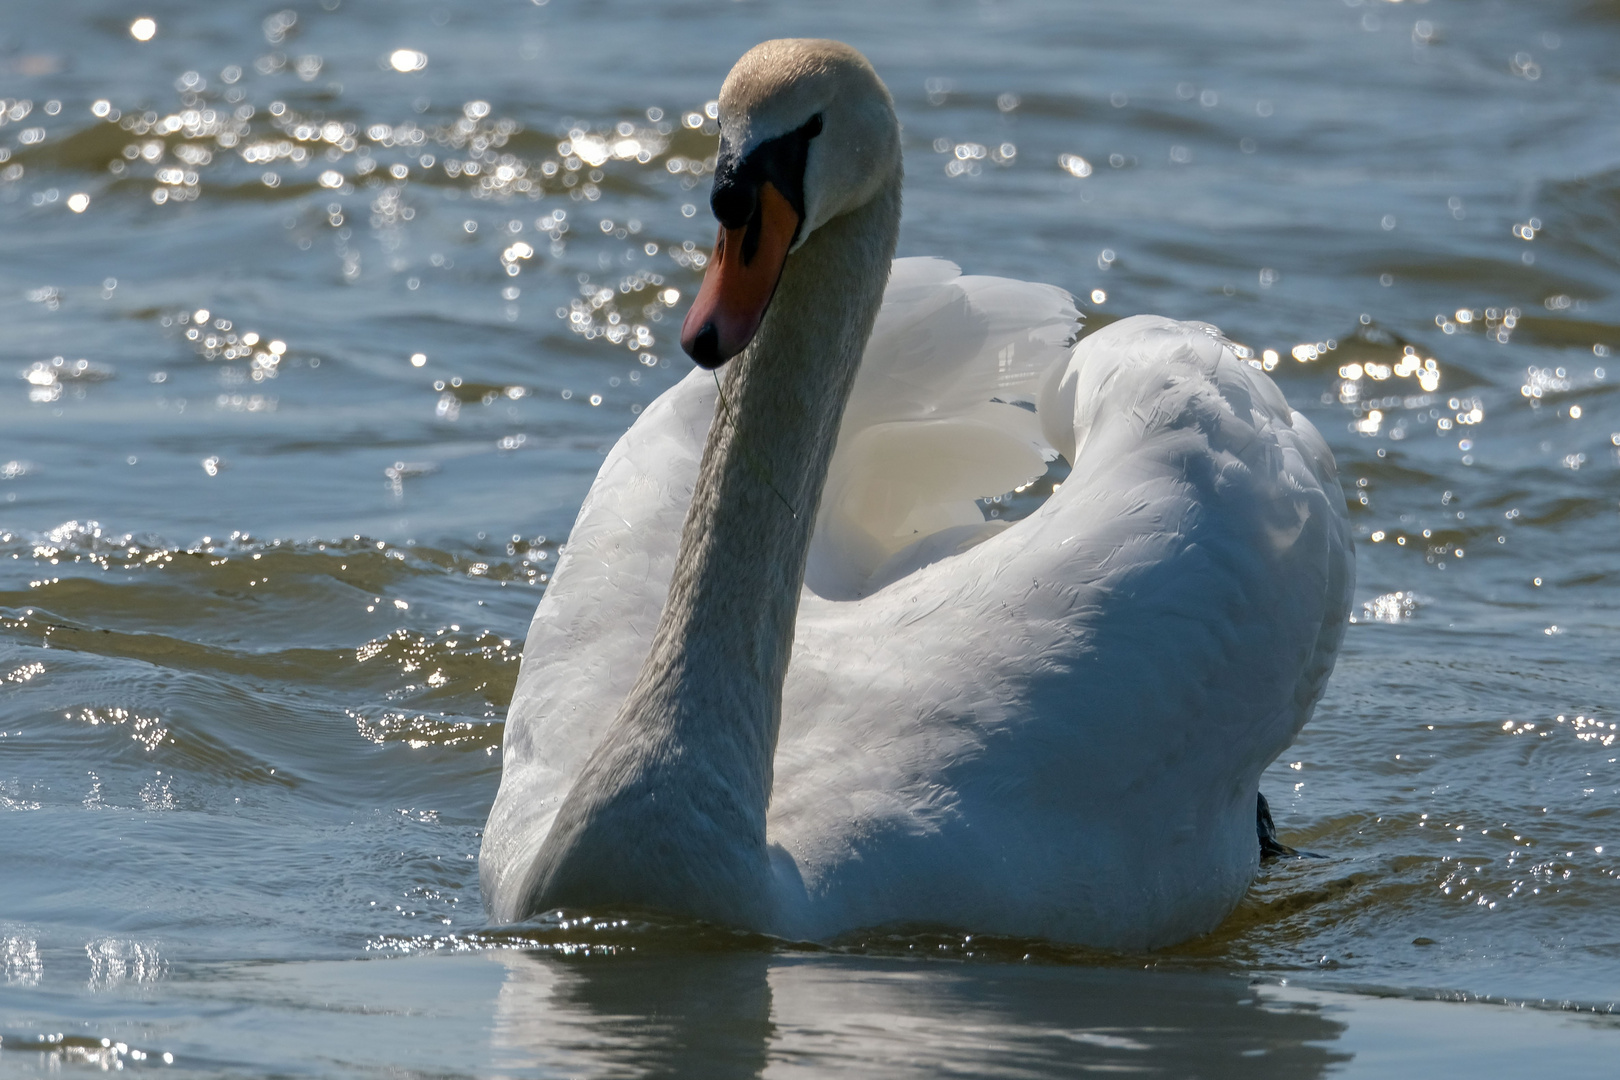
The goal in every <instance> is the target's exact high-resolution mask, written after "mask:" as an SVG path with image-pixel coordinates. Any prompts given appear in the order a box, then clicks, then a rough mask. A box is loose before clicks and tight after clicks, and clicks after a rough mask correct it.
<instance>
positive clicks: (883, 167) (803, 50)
mask: <svg viewBox="0 0 1620 1080" xmlns="http://www.w3.org/2000/svg"><path fill="white" fill-rule="evenodd" d="M899 174H900V124H899V121H897V120H896V119H895V115H894V103H893V101H892V100H891V99H890V97H889V91H888V88H887V87H885V86H884V85H883V82H882V80H881V79H879V78H878V76H877V72H875V71H873V70H872V65H871V64H869V63H867V60H866V57H864V56H862V55H861V54H860V53H859V52H857V51H855V50H854V49H852V48H850V47H849V46H848V45H845V44H843V43H842V42H837V41H824V40H819V39H813V38H784V39H781V40H778V41H767V42H765V43H763V44H761V45H756V46H754V47H753V48H752V49H750V50H748V52H747V53H745V54H744V55H743V58H742V59H741V60H739V61H737V65H736V66H735V67H734V68H732V69H731V74H730V75H728V76H726V81H725V84H724V85H723V86H722V87H721V88H720V153H719V156H718V159H717V161H716V164H715V170H714V190H713V192H712V193H711V195H710V196H709V205H710V207H711V208H712V209H713V210H714V216H715V217H716V218H717V219H718V220H719V222H720V236H719V239H718V240H717V241H716V243H715V249H714V256H713V258H712V259H710V261H709V269H708V272H707V273H706V274H705V275H704V278H703V286H702V288H701V289H700V290H699V291H698V296H697V299H696V300H695V301H693V304H692V309H691V311H689V312H688V313H687V316H686V321H685V323H684V325H683V326H682V327H681V347H682V348H683V349H685V350H686V353H687V355H688V356H690V357H691V358H692V359H693V360H695V361H697V362H698V363H699V364H701V365H702V366H704V367H707V368H716V367H719V366H720V365H721V364H723V363H725V362H726V361H727V360H729V359H731V358H732V357H733V356H736V355H737V354H738V353H740V352H742V351H743V349H745V348H747V346H748V343H749V342H750V341H752V340H753V338H754V335H755V333H757V332H758V330H759V326H760V323H761V322H762V321H764V318H765V310H766V308H768V307H769V306H770V302H771V297H772V296H773V295H774V294H775V292H776V285H777V282H778V281H779V280H780V279H781V276H782V269H783V267H784V266H785V265H786V263H787V260H788V258H789V257H790V256H791V255H792V254H793V253H794V252H795V251H797V250H799V248H800V247H802V246H803V245H804V243H805V241H806V240H808V239H809V238H810V236H811V235H812V234H813V233H814V232H815V231H816V230H817V229H818V228H820V227H821V226H822V225H825V224H826V223H827V222H829V221H831V220H832V219H834V218H836V217H838V216H840V215H842V214H845V213H848V212H849V211H851V210H854V209H856V208H857V207H859V206H863V205H865V204H866V203H867V202H869V201H870V200H871V199H873V198H874V197H875V196H876V195H877V194H878V193H879V192H880V191H882V190H883V188H884V187H885V185H887V184H889V183H893V182H895V181H896V180H897V179H898V177H899Z"/></svg>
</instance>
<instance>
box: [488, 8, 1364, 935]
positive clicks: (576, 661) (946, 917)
mask: <svg viewBox="0 0 1620 1080" xmlns="http://www.w3.org/2000/svg"><path fill="white" fill-rule="evenodd" d="M720 109H721V112H720V121H721V134H722V144H721V154H720V166H719V168H718V170H717V172H716V180H715V191H714V195H713V198H712V200H711V201H712V205H713V206H714V209H715V212H716V216H717V217H718V218H719V219H720V220H721V223H722V227H721V233H720V243H719V245H718V247H717V250H716V254H715V258H714V260H713V262H712V263H711V266H710V269H709V272H708V276H707V278H706V279H705V283H704V286H703V289H702V291H701V292H700V294H699V297H698V299H697V301H696V302H695V304H694V306H693V310H692V314H691V315H690V316H689V317H688V319H687V323H686V329H685V333H684V335H683V344H684V345H685V346H686V347H687V350H688V352H691V353H692V354H693V355H694V357H696V358H697V359H698V360H699V362H700V363H701V364H703V365H704V366H706V367H715V366H718V365H720V364H724V363H725V362H726V360H727V359H728V358H731V359H730V363H729V365H727V366H726V369H725V371H724V372H723V376H722V379H723V381H722V379H717V378H716V376H715V375H711V374H710V373H709V372H708V371H694V372H693V373H692V375H691V376H690V377H688V378H687V379H686V380H684V381H683V382H681V383H680V384H679V385H677V386H676V387H674V388H673V389H672V390H670V391H669V392H668V393H666V394H664V395H663V396H662V397H660V398H659V399H658V400H657V401H656V402H655V403H654V404H653V405H652V406H651V407H649V408H648V409H647V410H646V412H644V413H643V414H642V416H641V417H640V419H639V420H638V421H637V422H636V424H635V425H634V426H633V427H632V428H631V429H630V431H629V432H627V433H626V434H625V436H624V437H623V438H622V439H621V440H620V441H619V443H618V445H617V446H615V447H614V449H613V451H612V452H611V453H610V454H609V455H608V458H607V460H606V461H605V462H604V463H603V465H602V469H601V472H600V473H599V474H598V476H597V478H596V482H595V484H594V485H593V486H592V488H591V491H590V494H589V495H588V496H587V498H586V500H585V504H584V506H583V507H582V508H581V510H580V514H579V519H578V521H577V523H576V524H575V527H574V531H573V533H572V534H571V535H570V537H569V541H568V545H567V549H566V552H565V553H564V555H563V557H562V558H561V560H560V561H559V564H558V567H557V570H556V574H555V577H554V579H553V581H552V583H551V586H550V589H549V590H548V591H547V593H546V595H545V598H544V599H543V600H542V601H541V603H540V608H539V610H538V612H536V614H535V619H534V625H533V627H532V629H531V632H530V635H529V638H528V641H527V644H526V646H525V649H524V656H523V667H522V673H521V675H520V677H519V680H518V687H517V691H516V693H515V695H514V697H513V700H512V704H511V708H510V710H509V713H508V718H507V726H506V739H505V747H504V753H505V758H504V773H503V775H502V779H501V787H500V793H499V795H498V797H497V798H496V801H495V806H494V808H493V810H492V811H491V813H490V818H489V823H488V826H487V828H486V831H485V834H484V840H483V850H482V853H481V856H480V871H481V880H482V885H483V891H484V897H485V902H486V904H487V906H488V908H489V910H490V913H491V915H492V916H493V917H494V918H495V919H498V920H502V921H513V920H518V919H522V918H525V917H527V916H529V915H532V914H535V913H538V912H540V911H544V910H548V909H551V908H554V907H559V906H564V905H568V906H575V907H578V906H586V907H590V906H596V907H607V906H613V905H624V904H633V905H647V906H651V907H656V908H662V909H667V910H673V911H677V912H682V913H687V914H691V915H695V916H699V917H703V918H708V919H713V920H717V921H721V922H726V923H730V924H734V925H742V926H746V927H751V928H754V929H758V930H763V931H767V932H771V933H775V934H780V935H783V936H788V937H795V938H822V939H824V938H827V937H831V936H834V935H837V934H839V933H840V932H843V931H847V930H852V929H855V928H861V927H870V926H878V925H883V924H896V923H926V924H935V925H945V926H951V927H956V928H961V929H966V930H972V931H979V932H989V933H1004V934H1015V935H1038V936H1044V937H1049V938H1053V939H1058V940H1065V941H1074V942H1083V943H1090V944H1096V945H1104V946H1119V947H1142V946H1154V945H1159V944H1165V943H1170V942H1173V941H1176V940H1180V939H1183V938H1186V937H1189V936H1192V935H1194V934H1198V933H1202V932H1204V931H1207V930H1209V929H1211V928H1213V927H1214V926H1215V925H1216V924H1217V923H1219V922H1220V920H1221V919H1222V918H1223V917H1224V916H1225V915H1226V914H1227V913H1228V912H1229V911H1230V910H1231V908H1232V907H1233V905H1235V904H1236V903H1237V901H1238V899H1239V898H1240V897H1241V896H1242V894H1243V892H1244V890H1245V889H1246V888H1247V886H1248V883H1249V881H1250V880H1251V878H1252V876H1253V874H1254V871H1255V867H1256V863H1257V859H1258V856H1259V844H1257V842H1256V824H1255V815H1256V786H1257V783H1258V778H1259V775H1260V773H1261V770H1262V769H1264V768H1265V766H1266V765H1267V764H1268V763H1270V762H1271V761H1272V759H1273V758H1275V757H1276V755H1277V754H1278V753H1280V752H1281V751H1282V750H1283V749H1284V748H1285V747H1286V746H1287V745H1288V743H1289V742H1290V740H1291V739H1292V738H1293V737H1294V735H1295V733H1296V732H1297V731H1298V730H1299V728H1300V726H1301V725H1302V724H1303V723H1304V722H1305V721H1306V719H1307V718H1308V717H1309V715H1310V713H1311V710H1312V708H1313V707H1314V705H1315V703H1316V701H1317V699H1318V698H1319V697H1320V696H1321V693H1322V690H1323V688H1324V685H1325V683H1326V681H1327V677H1328V674H1329V672H1330V671H1331V670H1332V667H1333V660H1334V656H1335V654H1336V652H1337V650H1338V646H1339V643H1340V640H1341V638H1342V636H1343V632H1344V625H1345V622H1346V617H1347V614H1348V608H1349V596H1350V588H1351V584H1352V578H1353V574H1354V567H1353V562H1352V553H1351V541H1350V536H1349V530H1348V526H1347V523H1346V519H1345V510H1344V499H1343V496H1342V494H1341V492H1340V489H1339V484H1338V481H1337V479H1336V477H1335V472H1334V464H1333V458H1332V455H1331V454H1330V453H1329V451H1328V449H1327V446H1326V445H1325V443H1324V442H1323V441H1322V439H1321V437H1320V436H1319V435H1318V434H1317V432H1316V430H1315V429H1314V428H1312V426H1311V425H1310V423H1309V422H1308V421H1307V420H1306V419H1305V418H1304V417H1303V416H1301V415H1300V414H1298V413H1295V412H1292V411H1290V409H1289V408H1288V405H1287V403H1286V402H1285V401H1284V400H1283V397H1282V395H1281V394H1280V393H1279V392H1278V390H1277V388H1276V387H1275V386H1274V385H1273V384H1272V383H1271V381H1270V380H1269V379H1268V378H1267V377H1266V376H1265V375H1264V374H1263V373H1262V372H1261V371H1259V370H1257V369H1256V368H1254V367H1253V366H1252V365H1251V364H1249V363H1246V362H1245V361H1243V360H1242V359H1240V358H1239V357H1238V356H1237V355H1236V354H1235V352H1234V349H1233V347H1232V346H1231V345H1230V344H1229V343H1228V342H1226V341H1224V340H1223V339H1222V338H1221V336H1220V334H1219V332H1218V331H1216V330H1215V328H1214V327H1211V326H1207V325H1205V324H1201V323H1182V322H1172V321H1170V320H1166V319H1160V318H1155V317H1152V316H1137V317H1135V318H1131V319H1126V320H1124V321H1122V322H1118V323H1115V324H1113V325H1111V326H1108V327H1106V328H1104V329H1102V330H1100V331H1098V332H1096V333H1094V334H1092V335H1090V336H1089V337H1086V338H1084V339H1083V340H1081V341H1080V343H1079V344H1078V345H1076V346H1074V348H1073V349H1072V351H1071V350H1069V349H1068V348H1067V347H1066V343H1067V341H1068V340H1069V339H1070V337H1071V336H1072V332H1073V329H1074V324H1075V321H1076V316H1075V312H1074V309H1073V307H1072V305H1071V302H1070V300H1069V297H1068V296H1067V295H1066V294H1065V293H1063V292H1062V291H1061V290H1058V289H1055V288H1052V287H1049V286H1042V285H1029V284H1024V283H1021V282H1014V281H1006V280H1001V279H994V278H974V277H962V276H959V273H958V271H957V269H956V268H955V267H954V266H952V265H950V264H948V263H944V262H941V261H937V260H928V259H903V260H900V261H898V262H894V263H893V264H892V274H891V260H892V256H893V251H894V245H895V238H896V234H897V232H898V228H899V218H900V171H901V170H900V142H899V127H898V124H897V122H896V120H895V118H894V113H893V109H892V105H891V102H890V99H889V95H888V92H887V90H886V89H885V88H884V87H883V84H882V83H881V82H880V81H879V79H878V78H877V76H876V74H875V73H874V72H873V71H872V69H871V67H870V66H869V65H868V64H867V62H866V61H865V59H864V58H863V57H861V55H860V54H859V53H857V52H855V51H854V50H853V49H850V48H849V47H847V46H844V45H840V44H837V43H835V42H827V41H803V40H795V41H773V42H767V43H765V44H763V45H760V46H758V47H756V48H755V49H753V50H751V51H750V52H749V53H748V54H747V55H746V56H744V57H743V58H742V59H741V60H740V61H739V62H738V64H737V66H736V67H735V68H734V69H733V71H732V72H731V75H730V76H729V77H728V78H727V80H726V83H725V86H724V88H723V89H722V91H721V95H720ZM886 283H887V290H886V291H885V284H886ZM880 309H881V310H880ZM874 324H875V325H874ZM863 354H864V358H863ZM722 387H723V389H722ZM846 401H847V407H846ZM1030 406H1034V407H1035V408H1034V410H1033V411H1032V410H1031V408H1030ZM835 447H836V453H835ZM1054 451H1055V452H1056V453H1060V454H1062V455H1063V456H1064V457H1065V458H1067V459H1068V460H1069V461H1070V462H1071V463H1072V471H1071V472H1070V474H1069V476H1068V479H1067V480H1066V481H1065V482H1064V483H1063V484H1062V487H1061V490H1060V491H1058V492H1056V493H1055V494H1053V495H1052V496H1051V498H1050V499H1048V500H1047V501H1046V502H1045V503H1044V504H1043V505H1041V506H1040V508H1039V509H1038V510H1036V511H1035V512H1034V513H1033V514H1032V515H1030V516H1029V517H1027V518H1026V519H1024V520H1022V521H1019V522H1017V523H1016V524H1013V525H1011V526H1006V525H1004V524H1003V523H1001V522H996V521H986V520H985V518H984V514H983V513H982V512H981V511H980V510H979V508H978V506H977V505H976V504H975V502H974V499H975V498H976V497H987V496H991V495H995V494H998V493H1001V492H1005V491H1007V490H1009V489H1011V488H1013V487H1014V486H1016V485H1019V484H1022V483H1024V482H1026V481H1028V480H1030V479H1031V478H1033V477H1036V476H1038V475H1040V474H1041V473H1042V472H1043V469H1044V463H1043V457H1050V456H1052V455H1053V452H1054ZM818 504H819V508H818ZM683 522H684V524H683ZM807 567H808V570H807Z"/></svg>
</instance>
